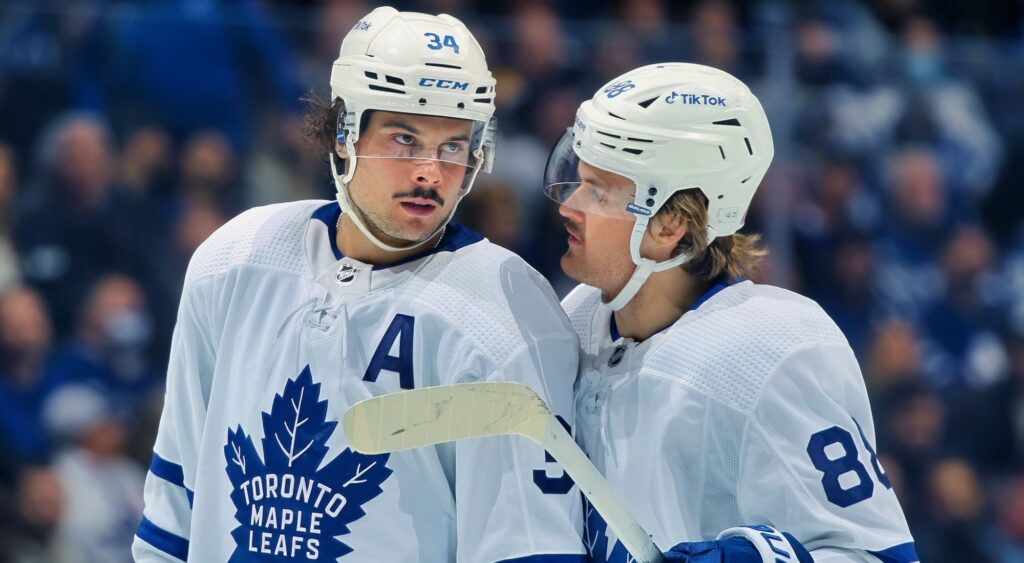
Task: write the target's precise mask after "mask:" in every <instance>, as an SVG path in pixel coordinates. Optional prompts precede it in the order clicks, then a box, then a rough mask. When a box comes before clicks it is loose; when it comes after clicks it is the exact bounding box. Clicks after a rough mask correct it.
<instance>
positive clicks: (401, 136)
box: [392, 133, 416, 146]
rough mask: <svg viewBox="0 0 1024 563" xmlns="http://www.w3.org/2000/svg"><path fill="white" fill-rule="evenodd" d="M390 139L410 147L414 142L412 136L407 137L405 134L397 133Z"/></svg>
mask: <svg viewBox="0 0 1024 563" xmlns="http://www.w3.org/2000/svg"><path fill="white" fill-rule="evenodd" d="M392 138H393V139H394V140H395V142H396V143H398V144H400V145H405V146H411V145H412V144H413V143H415V142H416V139H414V138H413V137H412V135H408V134H405V133H399V134H398V135H395V136H394V137H392Z"/></svg>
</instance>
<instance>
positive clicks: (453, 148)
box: [441, 142, 465, 154]
mask: <svg viewBox="0 0 1024 563" xmlns="http://www.w3.org/2000/svg"><path fill="white" fill-rule="evenodd" d="M463 150H465V147H463V146H462V143H456V142H451V143H445V144H443V145H441V151H442V152H444V153H445V154H458V153H460V152H462V151H463Z"/></svg>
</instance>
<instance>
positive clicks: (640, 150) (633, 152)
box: [622, 149, 644, 155]
mask: <svg viewBox="0 0 1024 563" xmlns="http://www.w3.org/2000/svg"><path fill="white" fill-rule="evenodd" d="M622 152H628V153H629V154H635V155H641V154H643V152H644V150H643V149H622Z"/></svg>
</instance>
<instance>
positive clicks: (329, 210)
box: [313, 201, 343, 260]
mask: <svg viewBox="0 0 1024 563" xmlns="http://www.w3.org/2000/svg"><path fill="white" fill-rule="evenodd" d="M340 215H341V206H340V205H338V202H337V201H332V202H331V203H328V204H327V205H322V206H320V207H318V208H317V210H316V211H314V212H313V218H314V219H317V220H319V221H320V222H322V223H323V224H324V225H327V236H328V237H329V238H330V240H331V250H333V251H334V259H335V260H341V259H342V258H343V256H342V255H341V250H340V249H339V248H338V216H340Z"/></svg>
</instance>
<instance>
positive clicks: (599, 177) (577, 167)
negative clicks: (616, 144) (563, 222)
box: [544, 129, 636, 221]
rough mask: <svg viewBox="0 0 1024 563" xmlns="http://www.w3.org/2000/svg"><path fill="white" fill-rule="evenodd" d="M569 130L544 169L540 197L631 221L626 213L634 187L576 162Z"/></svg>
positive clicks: (634, 218)
mask: <svg viewBox="0 0 1024 563" xmlns="http://www.w3.org/2000/svg"><path fill="white" fill-rule="evenodd" d="M574 142H575V138H574V136H573V132H572V129H569V130H567V131H566V132H565V134H564V135H562V138H561V139H559V141H558V143H557V144H556V145H555V148H554V150H552V151H551V156H549V157H548V164H547V167H546V168H545V170H544V194H545V195H547V196H548V198H550V199H551V200H552V201H554V202H555V203H557V204H559V205H564V206H566V207H569V208H572V209H575V210H576V211H581V212H583V213H590V214H593V215H600V216H602V217H608V218H611V219H621V220H623V221H634V220H636V215H634V214H633V213H631V212H630V211H629V207H630V205H631V204H632V203H633V202H634V201H635V200H636V184H635V183H634V182H633V181H632V180H630V179H628V178H625V177H622V176H619V175H618V174H613V173H611V172H607V171H605V170H602V169H600V168H597V167H596V166H591V165H590V164H588V163H586V162H584V161H582V160H580V157H579V156H577V155H576V151H574V150H573V143H574Z"/></svg>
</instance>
